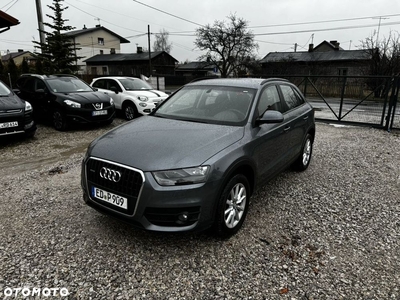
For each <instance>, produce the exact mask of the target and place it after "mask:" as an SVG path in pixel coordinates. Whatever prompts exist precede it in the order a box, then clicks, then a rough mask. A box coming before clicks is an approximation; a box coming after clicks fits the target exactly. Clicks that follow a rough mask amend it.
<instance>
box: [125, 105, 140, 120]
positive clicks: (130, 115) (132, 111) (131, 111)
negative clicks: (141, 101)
mask: <svg viewBox="0 0 400 300" xmlns="http://www.w3.org/2000/svg"><path fill="white" fill-rule="evenodd" d="M122 110H123V112H124V117H125V119H127V120H133V119H135V118H137V117H138V115H139V114H138V111H137V109H136V106H135V105H134V104H133V103H131V102H126V103H124V106H123V108H122Z"/></svg>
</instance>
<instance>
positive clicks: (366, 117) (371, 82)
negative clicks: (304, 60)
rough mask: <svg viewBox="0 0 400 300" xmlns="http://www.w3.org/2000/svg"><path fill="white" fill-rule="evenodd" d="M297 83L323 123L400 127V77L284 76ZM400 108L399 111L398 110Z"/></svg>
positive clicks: (383, 127) (316, 117)
mask: <svg viewBox="0 0 400 300" xmlns="http://www.w3.org/2000/svg"><path fill="white" fill-rule="evenodd" d="M282 77H283V78H286V79H288V80H290V81H291V82H293V83H294V84H296V85H297V86H298V87H299V88H300V90H301V91H302V92H303V94H304V96H305V97H306V98H307V101H308V102H309V103H310V104H311V105H312V106H313V107H314V110H315V119H316V120H319V121H322V122H329V123H341V124H349V125H364V126H365V125H367V126H372V127H375V128H381V129H385V130H388V131H390V130H391V129H400V112H399V110H400V108H398V107H397V103H398V97H399V88H400V78H399V77H389V76H326V75H324V76H287V75H285V76H282ZM396 108H397V110H396Z"/></svg>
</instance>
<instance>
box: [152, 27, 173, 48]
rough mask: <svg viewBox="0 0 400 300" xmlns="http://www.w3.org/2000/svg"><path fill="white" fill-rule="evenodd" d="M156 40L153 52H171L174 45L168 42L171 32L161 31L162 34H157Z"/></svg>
mask: <svg viewBox="0 0 400 300" xmlns="http://www.w3.org/2000/svg"><path fill="white" fill-rule="evenodd" d="M155 37H156V40H155V41H154V45H153V51H165V52H167V53H170V52H171V49H172V44H171V43H170V42H169V41H168V37H169V32H168V31H166V30H165V29H161V30H160V33H156V34H155Z"/></svg>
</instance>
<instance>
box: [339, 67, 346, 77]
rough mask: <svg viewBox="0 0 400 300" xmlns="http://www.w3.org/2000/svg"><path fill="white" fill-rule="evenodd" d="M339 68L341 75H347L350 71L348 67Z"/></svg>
mask: <svg viewBox="0 0 400 300" xmlns="http://www.w3.org/2000/svg"><path fill="white" fill-rule="evenodd" d="M338 70H339V76H347V73H348V72H347V71H348V69H347V68H339V69H338Z"/></svg>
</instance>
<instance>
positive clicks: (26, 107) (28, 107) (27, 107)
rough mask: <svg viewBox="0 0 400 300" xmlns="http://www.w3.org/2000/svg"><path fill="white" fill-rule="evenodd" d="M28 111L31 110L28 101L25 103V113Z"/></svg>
mask: <svg viewBox="0 0 400 300" xmlns="http://www.w3.org/2000/svg"><path fill="white" fill-rule="evenodd" d="M30 110H32V105H31V104H30V103H29V102H28V101H25V111H30Z"/></svg>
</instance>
